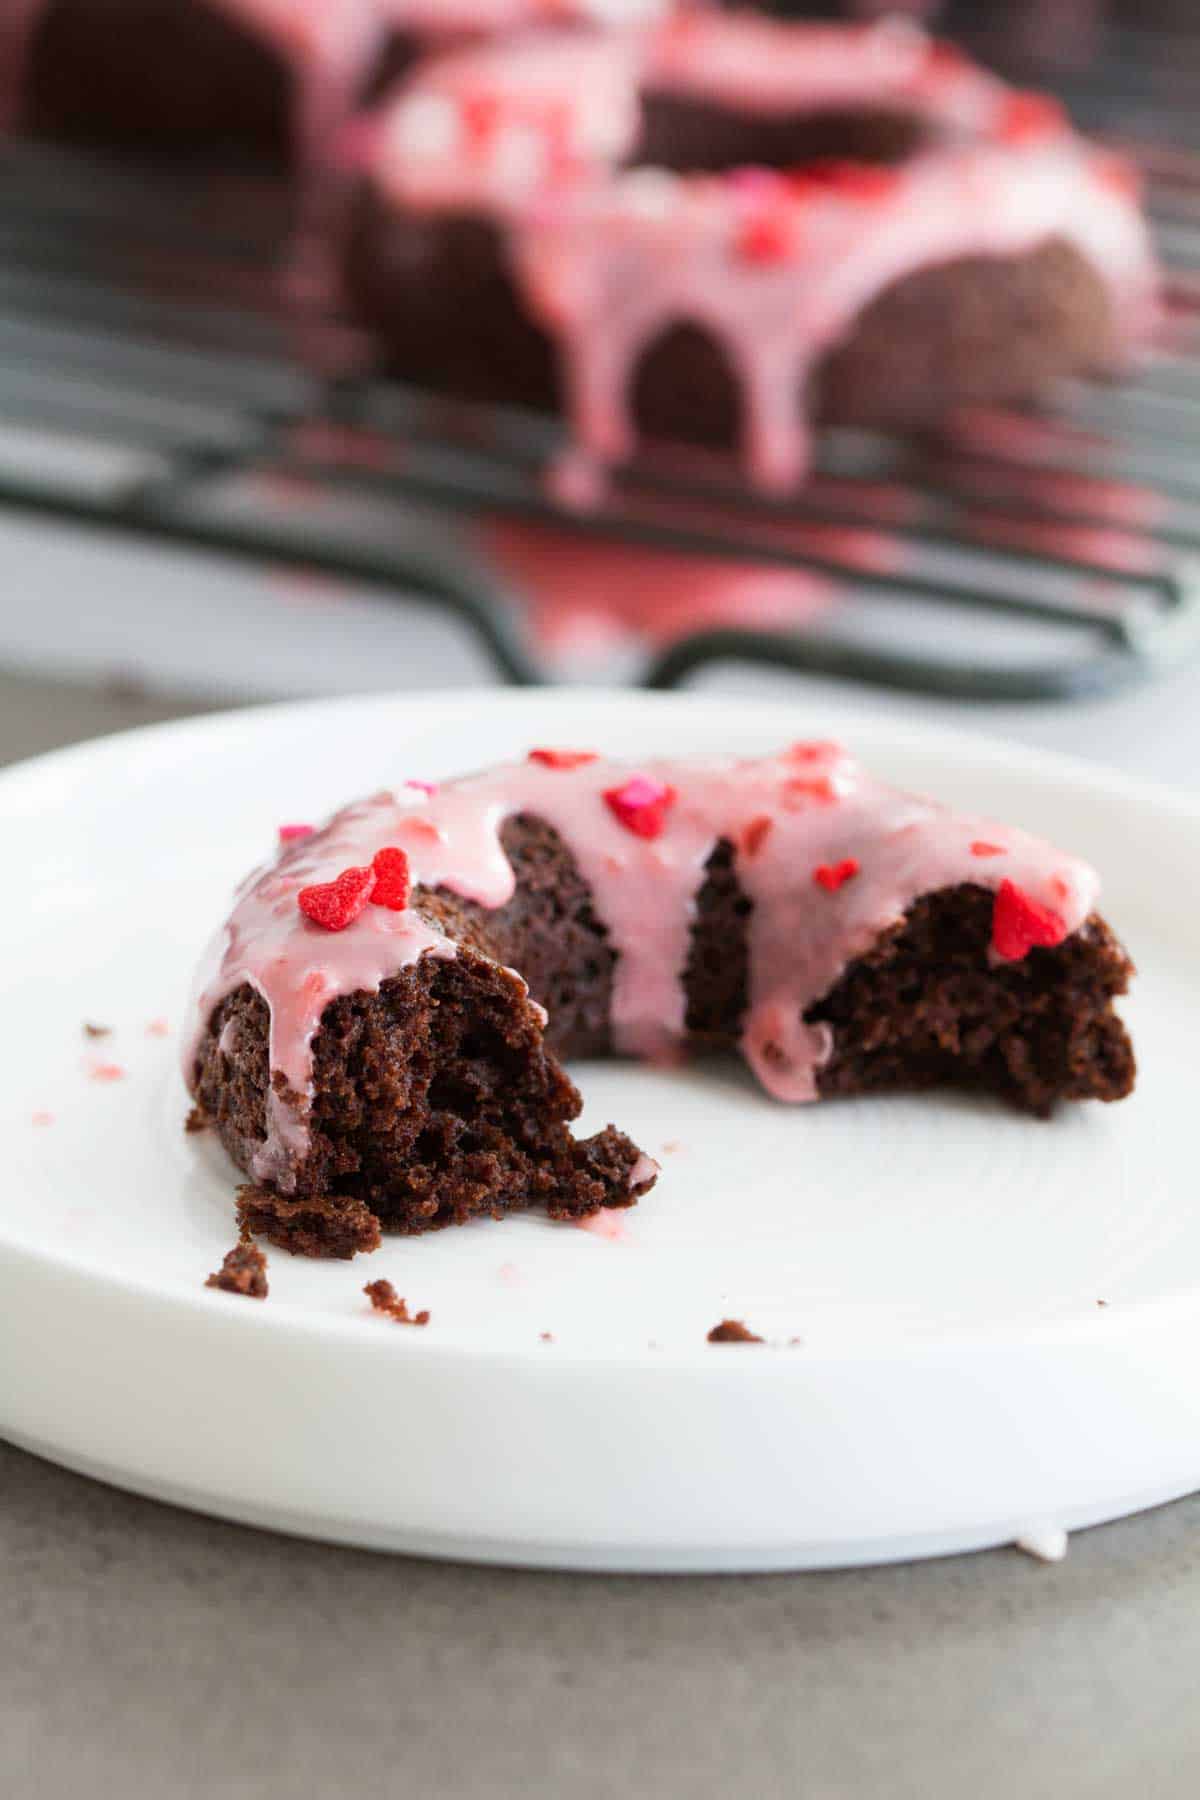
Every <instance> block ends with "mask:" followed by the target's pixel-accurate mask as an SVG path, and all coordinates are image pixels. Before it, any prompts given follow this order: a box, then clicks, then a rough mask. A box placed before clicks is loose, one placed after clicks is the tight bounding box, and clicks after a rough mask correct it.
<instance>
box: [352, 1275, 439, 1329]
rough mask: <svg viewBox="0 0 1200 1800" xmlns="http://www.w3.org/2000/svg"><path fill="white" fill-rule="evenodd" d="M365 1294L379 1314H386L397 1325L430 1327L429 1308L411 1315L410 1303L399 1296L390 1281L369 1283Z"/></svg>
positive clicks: (364, 1290) (364, 1291)
mask: <svg viewBox="0 0 1200 1800" xmlns="http://www.w3.org/2000/svg"><path fill="white" fill-rule="evenodd" d="M363 1293H364V1294H365V1295H366V1296H367V1299H368V1300H369V1301H370V1302H371V1305H372V1306H373V1307H374V1308H375V1311H376V1312H378V1313H384V1314H385V1315H386V1316H387V1317H388V1318H389V1319H394V1320H395V1321H396V1323H397V1325H428V1323H429V1320H430V1316H431V1315H430V1312H429V1309H428V1307H426V1308H424V1309H423V1310H422V1311H421V1312H419V1313H410V1312H409V1310H408V1302H407V1301H406V1300H405V1299H403V1298H402V1296H401V1295H399V1294H397V1292H396V1290H395V1288H394V1287H393V1286H392V1284H391V1282H390V1281H368V1283H367V1285H366V1287H365V1288H364V1289H363Z"/></svg>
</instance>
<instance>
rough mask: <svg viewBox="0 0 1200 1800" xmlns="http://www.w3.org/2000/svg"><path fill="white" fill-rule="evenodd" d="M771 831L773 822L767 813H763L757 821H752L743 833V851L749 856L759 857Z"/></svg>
mask: <svg viewBox="0 0 1200 1800" xmlns="http://www.w3.org/2000/svg"><path fill="white" fill-rule="evenodd" d="M770 829H771V820H770V819H769V818H768V817H767V815H766V813H762V814H761V815H760V816H759V817H758V818H757V819H751V821H750V823H749V824H748V825H747V827H746V829H745V831H743V833H742V849H743V850H744V851H745V853H746V855H747V856H757V855H758V853H759V851H760V850H761V849H762V847H763V843H764V840H765V839H766V836H767V833H768V832H769V831H770Z"/></svg>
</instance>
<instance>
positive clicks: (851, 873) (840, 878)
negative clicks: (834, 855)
mask: <svg viewBox="0 0 1200 1800" xmlns="http://www.w3.org/2000/svg"><path fill="white" fill-rule="evenodd" d="M857 874H858V858H857V857H856V856H844V857H843V858H842V860H841V862H836V863H821V864H820V866H819V867H818V868H815V869H814V870H813V880H814V881H815V882H816V884H817V886H818V887H823V888H824V889H825V892H826V893H827V894H836V893H837V891H838V889H839V888H840V887H841V886H842V885H843V883H844V882H847V881H853V880H854V877H855V876H856V875H857Z"/></svg>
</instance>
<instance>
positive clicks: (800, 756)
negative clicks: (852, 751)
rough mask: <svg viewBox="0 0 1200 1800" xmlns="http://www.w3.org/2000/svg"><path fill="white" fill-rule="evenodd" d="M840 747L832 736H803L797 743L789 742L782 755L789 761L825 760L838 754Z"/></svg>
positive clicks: (812, 761)
mask: <svg viewBox="0 0 1200 1800" xmlns="http://www.w3.org/2000/svg"><path fill="white" fill-rule="evenodd" d="M841 748H842V746H841V745H840V744H835V743H834V741H833V739H832V738H805V739H803V740H802V741H801V742H800V743H798V744H789V745H788V747H787V749H786V750H785V751H784V755H785V756H786V757H787V759H788V761H789V762H798V763H815V762H827V761H828V760H829V758H830V757H832V756H838V755H840V753H841Z"/></svg>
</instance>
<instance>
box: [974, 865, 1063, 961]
mask: <svg viewBox="0 0 1200 1800" xmlns="http://www.w3.org/2000/svg"><path fill="white" fill-rule="evenodd" d="M1066 935H1067V924H1066V920H1065V919H1064V918H1063V917H1062V916H1061V914H1059V913H1056V912H1054V911H1053V909H1052V908H1051V907H1049V906H1043V905H1042V903H1041V901H1040V900H1034V899H1033V898H1032V896H1031V895H1029V894H1026V893H1024V892H1023V891H1022V889H1020V888H1019V887H1017V886H1016V884H1015V882H1012V881H1002V882H1001V883H1000V886H999V888H998V889H997V891H996V904H995V907H994V908H993V910H992V949H993V950H994V951H995V952H996V955H997V956H1002V957H1003V958H1004V959H1005V961H1006V962H1019V961H1020V960H1021V958H1022V957H1023V956H1024V955H1025V953H1026V951H1028V950H1032V949H1033V948H1034V946H1035V945H1039V946H1041V948H1043V949H1046V950H1052V949H1053V948H1054V946H1055V945H1056V944H1061V943H1062V941H1063V939H1064V938H1065V937H1066Z"/></svg>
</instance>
